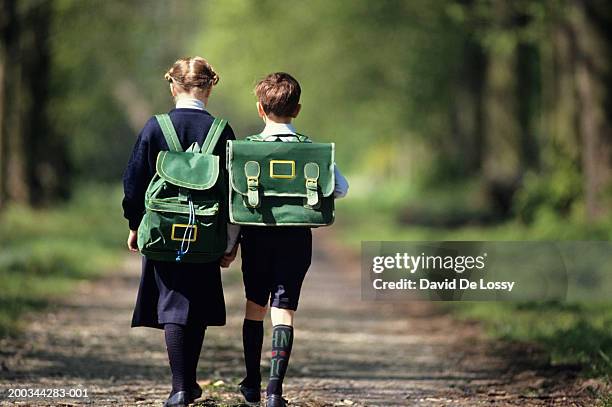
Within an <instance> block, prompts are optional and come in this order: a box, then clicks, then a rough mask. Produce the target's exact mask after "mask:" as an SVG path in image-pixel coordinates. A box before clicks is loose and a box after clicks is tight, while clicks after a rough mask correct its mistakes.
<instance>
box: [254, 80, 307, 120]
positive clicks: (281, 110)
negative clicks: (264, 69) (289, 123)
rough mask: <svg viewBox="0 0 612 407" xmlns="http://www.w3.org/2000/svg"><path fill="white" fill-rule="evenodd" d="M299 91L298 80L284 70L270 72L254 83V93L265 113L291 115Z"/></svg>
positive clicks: (298, 96) (300, 90) (296, 104)
mask: <svg viewBox="0 0 612 407" xmlns="http://www.w3.org/2000/svg"><path fill="white" fill-rule="evenodd" d="M301 93H302V89H301V88H300V84H299V83H298V81H297V80H296V79H295V78H294V77H293V76H291V75H289V74H288V73H285V72H274V73H271V74H270V75H268V76H266V77H265V78H263V79H262V80H260V81H259V82H258V83H257V85H255V95H256V96H257V99H258V101H259V103H261V106H262V107H263V110H264V112H265V113H266V114H267V115H268V114H270V113H273V114H274V115H276V116H279V117H289V116H293V114H294V113H295V111H296V109H297V106H298V103H299V102H300V94H301Z"/></svg>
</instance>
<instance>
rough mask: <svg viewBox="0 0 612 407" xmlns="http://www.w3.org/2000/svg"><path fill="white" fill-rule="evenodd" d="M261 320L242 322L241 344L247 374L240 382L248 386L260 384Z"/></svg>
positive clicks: (262, 333)
mask: <svg viewBox="0 0 612 407" xmlns="http://www.w3.org/2000/svg"><path fill="white" fill-rule="evenodd" d="M263 336H264V329H263V321H253V320H251V319H245V320H244V323H243V324H242V345H243V347H244V364H245V365H246V372H247V375H246V377H245V378H244V380H243V381H242V384H244V385H245V386H248V387H259V386H261V370H260V369H261V367H260V366H261V347H262V345H263Z"/></svg>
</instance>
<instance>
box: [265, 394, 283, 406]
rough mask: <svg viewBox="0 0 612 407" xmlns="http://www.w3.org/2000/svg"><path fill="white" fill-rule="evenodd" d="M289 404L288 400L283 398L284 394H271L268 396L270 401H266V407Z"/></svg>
mask: <svg viewBox="0 0 612 407" xmlns="http://www.w3.org/2000/svg"><path fill="white" fill-rule="evenodd" d="M286 405H287V400H285V399H284V398H283V396H281V395H279V394H271V395H269V396H268V401H267V402H266V407H285V406H286Z"/></svg>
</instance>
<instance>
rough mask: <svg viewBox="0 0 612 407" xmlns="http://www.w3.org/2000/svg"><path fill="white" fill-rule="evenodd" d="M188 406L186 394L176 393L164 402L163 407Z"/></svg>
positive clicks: (182, 392)
mask: <svg viewBox="0 0 612 407" xmlns="http://www.w3.org/2000/svg"><path fill="white" fill-rule="evenodd" d="M188 404H189V400H187V392H186V391H178V392H176V393H174V394H173V395H172V396H170V397H169V398H168V400H166V401H165V402H164V407H187V405H188Z"/></svg>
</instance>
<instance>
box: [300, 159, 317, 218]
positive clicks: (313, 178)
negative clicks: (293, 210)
mask: <svg viewBox="0 0 612 407" xmlns="http://www.w3.org/2000/svg"><path fill="white" fill-rule="evenodd" d="M304 178H306V205H304V206H305V207H306V208H311V209H312V208H316V207H317V206H318V205H319V203H320V202H319V192H318V181H319V165H318V164H317V163H306V165H305V166H304Z"/></svg>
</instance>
